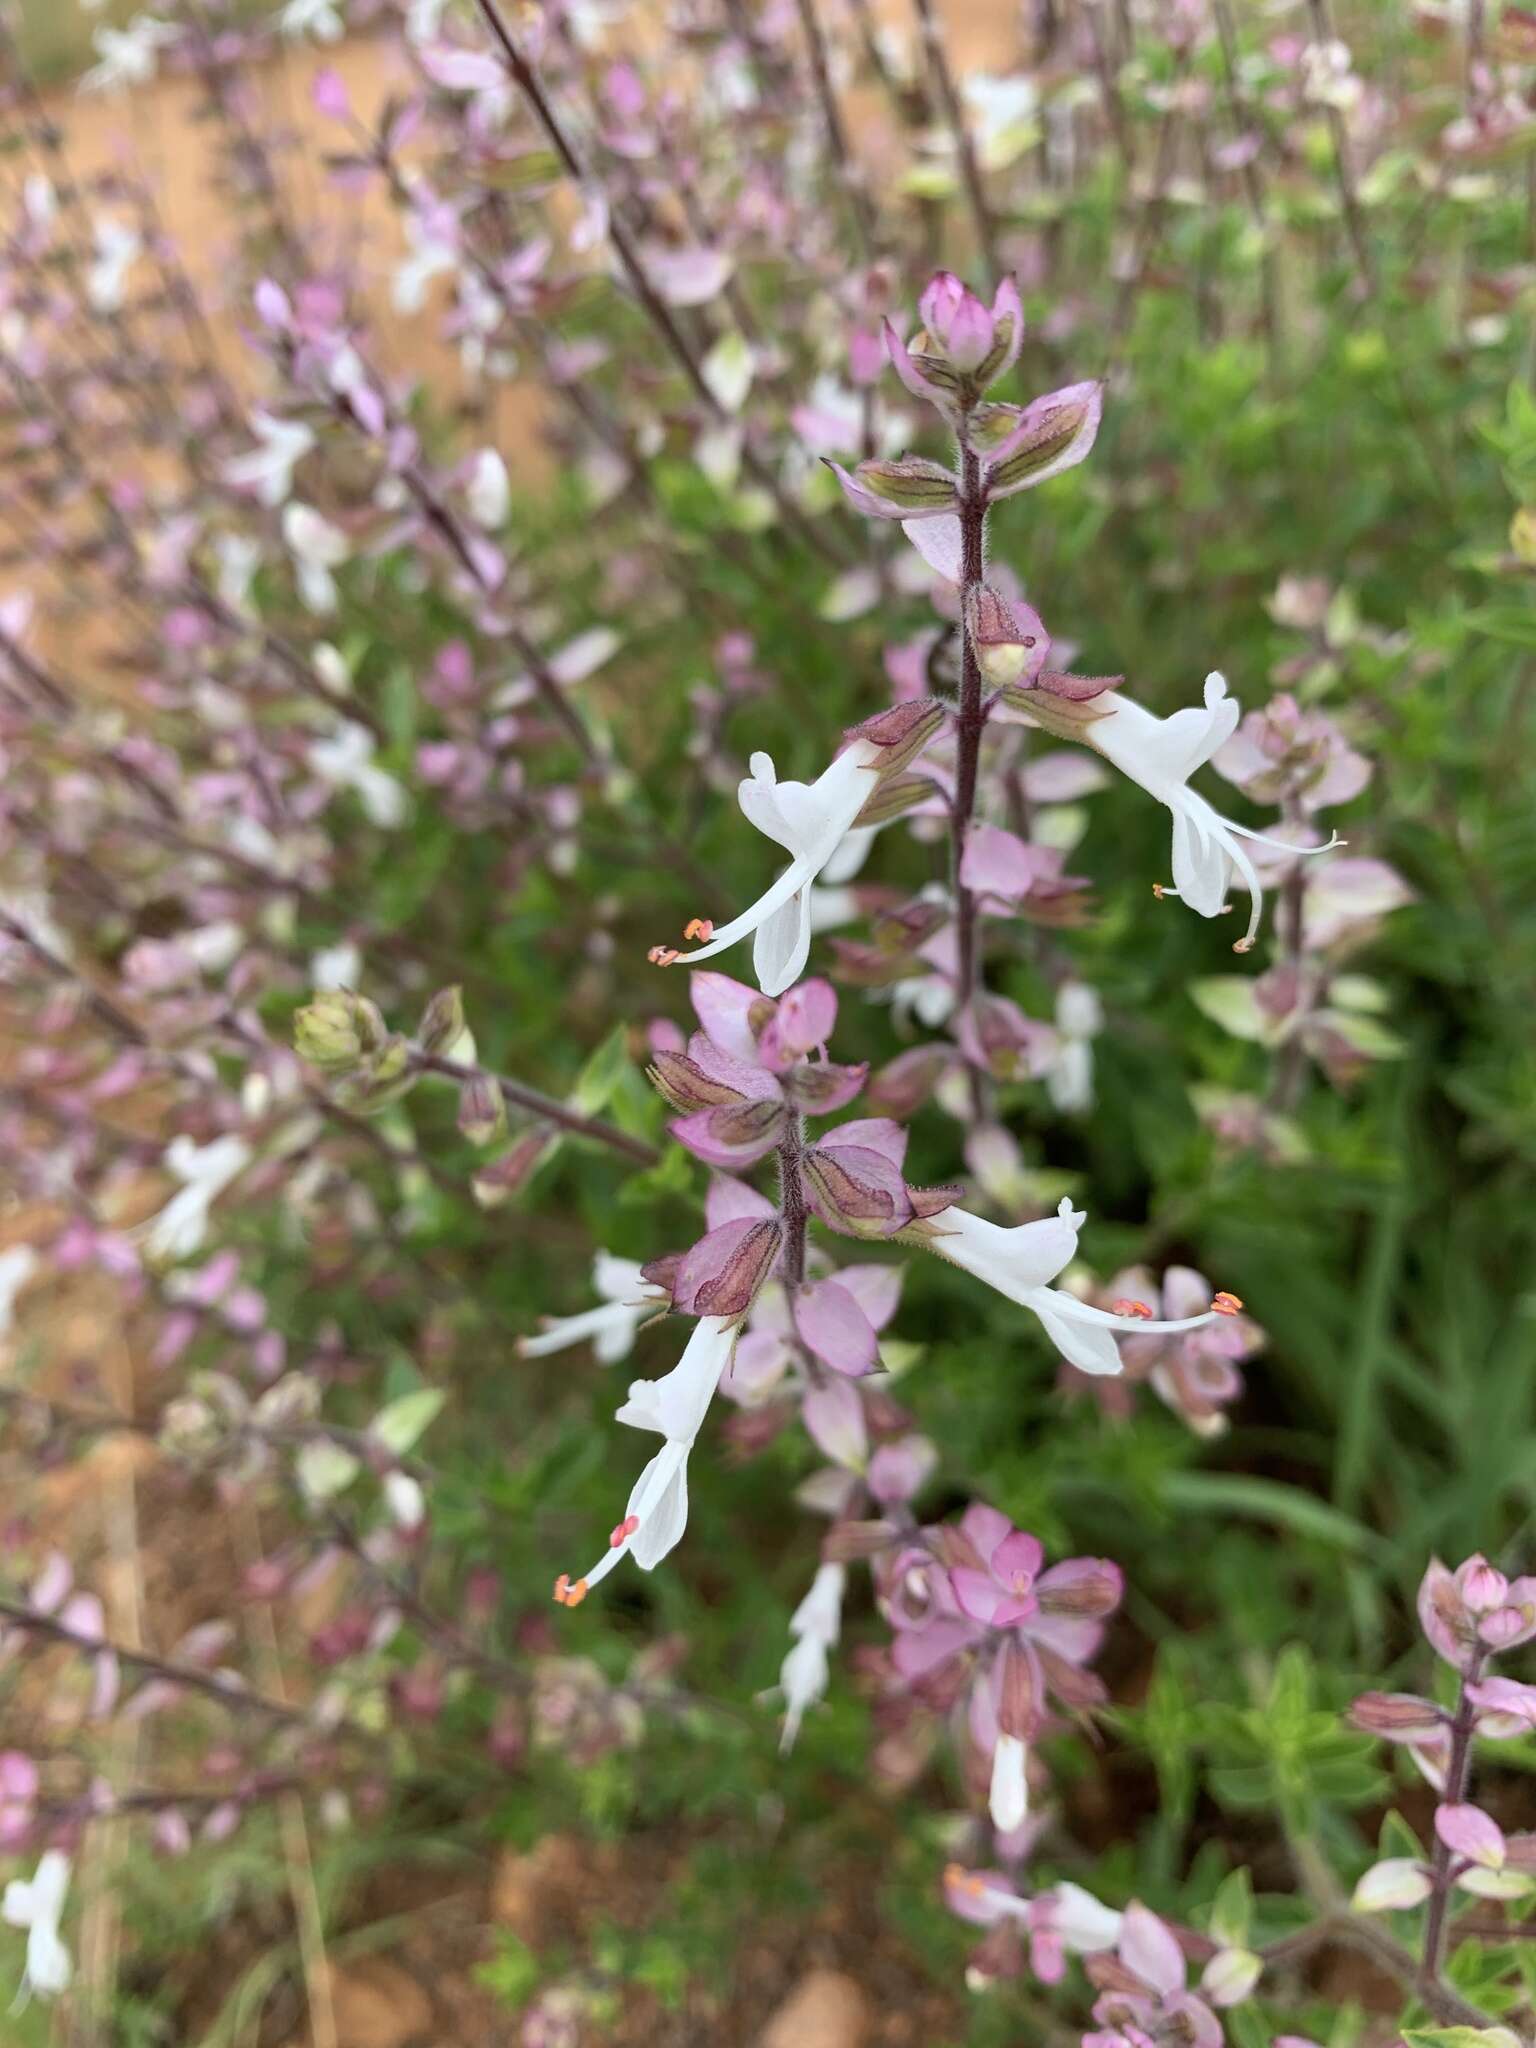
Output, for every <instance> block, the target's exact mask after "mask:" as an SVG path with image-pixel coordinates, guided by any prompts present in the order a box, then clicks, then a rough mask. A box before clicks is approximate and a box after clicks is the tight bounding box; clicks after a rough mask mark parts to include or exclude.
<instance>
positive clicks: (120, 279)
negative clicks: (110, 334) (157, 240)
mask: <svg viewBox="0 0 1536 2048" xmlns="http://www.w3.org/2000/svg"><path fill="white" fill-rule="evenodd" d="M92 236H93V239H94V241H95V244H96V258H95V261H94V262H93V263H92V264H91V265H90V268H89V269H88V270H87V271H86V274H85V295H86V297H87V298H88V299H89V300H90V302H91V304H92V306H93V307H94V308H95V310H96V311H97V312H98V313H115V312H116V311H117V310H118V308H119V307H120V306H121V305H122V303H123V300H124V299H125V298H126V297H127V285H128V273H129V271H130V270H132V268H133V266H134V264H135V263H136V262H137V261H138V259H139V257H140V256H141V255H142V253H143V250H144V244H143V242H142V241H141V240H140V238H139V234H138V231H137V230H136V229H135V228H132V227H128V226H125V225H124V224H123V222H122V221H120V220H112V219H103V220H98V221H97V222H96V224H95V226H94V228H93V229H92Z"/></svg>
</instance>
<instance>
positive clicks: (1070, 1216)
mask: <svg viewBox="0 0 1536 2048" xmlns="http://www.w3.org/2000/svg"><path fill="white" fill-rule="evenodd" d="M1086 1221H1087V1215H1086V1212H1085V1211H1084V1210H1082V1209H1074V1208H1073V1207H1072V1204H1071V1203H1070V1202H1068V1201H1063V1202H1062V1204H1061V1207H1060V1208H1059V1209H1058V1210H1057V1212H1056V1214H1055V1215H1054V1216H1046V1217H1043V1218H1042V1219H1041V1220H1040V1221H1039V1222H1038V1223H1021V1224H1018V1225H1016V1226H1015V1227H1014V1228H1013V1229H1011V1230H1009V1229H1005V1228H1004V1227H1003V1225H1002V1224H1000V1223H989V1222H988V1221H987V1219H986V1218H985V1217H984V1216H973V1215H972V1214H971V1213H970V1211H969V1210H967V1209H957V1208H949V1209H944V1210H942V1211H941V1212H940V1213H939V1214H938V1215H936V1216H933V1217H930V1218H927V1219H925V1220H924V1221H923V1222H922V1223H920V1224H918V1225H916V1226H915V1227H914V1228H912V1229H909V1230H906V1231H904V1232H902V1233H901V1235H902V1238H903V1239H904V1240H905V1241H906V1242H908V1243H912V1244H921V1245H923V1246H925V1247H926V1249H927V1250H929V1251H931V1252H937V1253H938V1254H939V1256H940V1258H944V1259H948V1260H949V1262H950V1264H951V1265H955V1266H959V1267H961V1268H962V1269H963V1270H964V1271H965V1272H967V1273H971V1274H974V1275H975V1277H976V1278H977V1279H978V1280H985V1281H986V1283H987V1285H988V1286H989V1287H995V1288H996V1289H997V1291H998V1293H999V1294H1005V1295H1007V1297H1008V1299H1009V1300H1010V1301H1016V1302H1018V1303H1019V1304H1020V1305H1021V1307H1024V1308H1027V1309H1030V1310H1032V1311H1033V1312H1034V1314H1035V1315H1037V1316H1038V1317H1039V1318H1040V1320H1041V1322H1042V1323H1044V1325H1045V1333H1046V1335H1047V1336H1048V1337H1049V1338H1050V1340H1051V1342H1052V1343H1053V1344H1054V1345H1055V1346H1056V1349H1057V1350H1058V1351H1059V1352H1060V1353H1061V1354H1062V1356H1063V1357H1064V1358H1066V1359H1068V1360H1069V1361H1070V1362H1071V1363H1072V1364H1073V1365H1075V1366H1076V1367H1077V1369H1078V1371H1079V1372H1089V1373H1104V1374H1108V1373H1118V1372H1120V1371H1121V1370H1122V1361H1121V1357H1120V1352H1119V1347H1118V1346H1117V1344H1116V1342H1115V1338H1116V1337H1117V1336H1129V1335H1130V1334H1132V1333H1133V1332H1134V1334H1135V1335H1137V1336H1147V1335H1151V1334H1153V1333H1155V1332H1163V1331H1174V1330H1198V1329H1201V1328H1203V1327H1204V1326H1205V1324H1207V1323H1209V1322H1212V1321H1213V1320H1214V1319H1215V1317H1217V1316H1218V1315H1232V1314H1235V1313H1236V1309H1235V1308H1226V1307H1222V1306H1218V1304H1220V1303H1223V1302H1232V1301H1235V1299H1236V1297H1235V1296H1232V1295H1218V1296H1217V1297H1216V1301H1215V1302H1213V1303H1212V1306H1211V1307H1210V1308H1209V1309H1208V1310H1207V1311H1206V1313H1205V1314H1204V1315H1199V1316H1185V1317H1182V1318H1181V1319H1179V1320H1178V1321H1173V1322H1170V1321H1164V1320H1163V1319H1161V1318H1159V1317H1157V1316H1153V1315H1151V1314H1150V1313H1149V1312H1148V1310H1147V1305H1146V1303H1145V1302H1139V1301H1138V1302H1131V1301H1126V1302H1124V1303H1123V1304H1117V1307H1118V1308H1119V1309H1120V1310H1121V1313H1118V1314H1116V1313H1112V1312H1110V1311H1109V1310H1107V1309H1102V1308H1092V1307H1090V1305H1089V1304H1088V1303H1087V1302H1085V1301H1079V1300H1078V1298H1077V1296H1076V1295H1075V1294H1068V1293H1067V1292H1066V1290H1065V1289H1064V1288H1060V1287H1052V1286H1050V1285H1048V1283H1049V1282H1050V1281H1052V1280H1054V1279H1055V1277H1056V1275H1057V1274H1058V1273H1059V1272H1060V1271H1061V1270H1062V1268H1063V1267H1064V1266H1066V1265H1068V1264H1070V1262H1071V1261H1072V1260H1073V1259H1074V1258H1075V1257H1076V1256H1077V1233H1078V1231H1079V1230H1080V1229H1081V1228H1082V1226H1083V1224H1084V1223H1085V1222H1086Z"/></svg>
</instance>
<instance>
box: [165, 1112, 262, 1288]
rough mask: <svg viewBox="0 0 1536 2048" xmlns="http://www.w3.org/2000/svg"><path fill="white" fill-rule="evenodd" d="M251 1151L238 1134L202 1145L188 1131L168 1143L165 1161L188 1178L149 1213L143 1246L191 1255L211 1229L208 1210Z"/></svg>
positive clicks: (169, 1256) (172, 1255) (174, 1256)
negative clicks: (152, 1212) (169, 1196)
mask: <svg viewBox="0 0 1536 2048" xmlns="http://www.w3.org/2000/svg"><path fill="white" fill-rule="evenodd" d="M252 1156H253V1155H252V1152H251V1148H250V1146H249V1145H247V1144H246V1142H245V1140H244V1139H243V1138H237V1137H234V1136H233V1135H231V1136H229V1137H224V1138H215V1139H214V1140H213V1141H212V1143H211V1144H207V1145H198V1144H195V1143H194V1142H193V1140H192V1139H191V1138H189V1137H187V1136H186V1135H185V1134H183V1136H181V1137H179V1138H173V1139H172V1140H171V1142H170V1144H169V1145H167V1146H166V1148H165V1153H164V1155H163V1158H162V1161H161V1163H162V1165H164V1166H165V1167H166V1168H167V1169H168V1170H169V1171H170V1172H171V1173H173V1174H175V1176H176V1178H177V1179H178V1180H179V1181H181V1182H183V1183H184V1185H183V1186H182V1187H180V1188H179V1189H178V1190H177V1191H176V1193H175V1194H174V1195H172V1197H171V1199H170V1200H169V1201H168V1202H167V1203H166V1205H165V1207H164V1208H163V1209H162V1210H160V1212H159V1213H158V1214H157V1215H155V1216H152V1217H151V1218H150V1221H149V1224H148V1227H147V1229H146V1230H145V1234H144V1249H145V1250H146V1251H147V1252H148V1253H149V1254H150V1256H151V1257H152V1258H156V1259H163V1260H165V1261H167V1262H168V1263H170V1262H174V1261H175V1260H178V1259H187V1258H190V1257H191V1256H192V1254H193V1253H194V1252H195V1251H197V1250H198V1249H199V1248H200V1247H201V1245H202V1242H203V1240H204V1238H205V1237H206V1236H207V1235H208V1212H209V1211H210V1210H211V1209H212V1207H213V1205H214V1203H215V1202H216V1201H217V1200H218V1198H219V1196H220V1195H222V1194H223V1192H224V1190H225V1189H226V1188H227V1187H228V1186H229V1184H230V1182H231V1181H233V1180H235V1179H236V1178H237V1177H238V1176H239V1175H240V1174H242V1173H244V1171H245V1169H246V1168H247V1167H248V1166H249V1165H250V1163H251V1159H252Z"/></svg>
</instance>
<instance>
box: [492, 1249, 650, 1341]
mask: <svg viewBox="0 0 1536 2048" xmlns="http://www.w3.org/2000/svg"><path fill="white" fill-rule="evenodd" d="M592 1285H593V1287H594V1288H595V1289H596V1290H597V1292H598V1294H600V1295H601V1296H602V1303H603V1305H602V1307H601V1308H589V1309H586V1310H584V1311H583V1312H582V1314H580V1315H578V1316H543V1317H541V1318H540V1321H541V1323H542V1325H543V1327H542V1328H541V1330H540V1332H539V1334H538V1336H536V1337H519V1338H518V1340H517V1349H518V1354H519V1356H520V1357H523V1358H548V1356H549V1355H550V1353H551V1352H553V1351H568V1350H569V1349H570V1347H571V1346H572V1345H573V1344H584V1343H585V1342H586V1341H587V1339H588V1338H589V1337H590V1338H591V1339H592V1350H593V1354H594V1356H595V1357H596V1359H597V1362H598V1364H599V1365H617V1364H618V1362H619V1360H620V1359H621V1358H628V1356H629V1354H630V1352H631V1351H633V1349H634V1348H635V1332H636V1331H637V1330H638V1329H639V1327H640V1325H641V1324H642V1323H643V1322H644V1321H645V1320H646V1318H647V1317H648V1316H650V1315H653V1314H654V1313H655V1311H656V1310H657V1309H658V1308H659V1307H661V1306H662V1305H663V1304H664V1302H665V1300H666V1295H665V1293H664V1292H663V1290H662V1289H661V1288H659V1287H653V1286H651V1284H650V1283H649V1281H647V1280H646V1279H645V1277H644V1275H643V1274H642V1273H641V1270H640V1267H639V1266H638V1264H637V1263H636V1262H635V1260H633V1259H618V1258H615V1257H614V1255H613V1253H612V1252H599V1253H598V1254H597V1257H596V1258H595V1259H594V1260H593V1261H592Z"/></svg>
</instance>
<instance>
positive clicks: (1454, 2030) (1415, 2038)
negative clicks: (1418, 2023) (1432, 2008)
mask: <svg viewBox="0 0 1536 2048" xmlns="http://www.w3.org/2000/svg"><path fill="white" fill-rule="evenodd" d="M1403 2039H1404V2041H1405V2042H1406V2043H1407V2044H1408V2048H1520V2036H1519V2035H1518V2034H1516V2033H1513V2032H1511V2030H1510V2029H1509V2028H1508V2027H1405V2028H1404V2029H1403Z"/></svg>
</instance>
